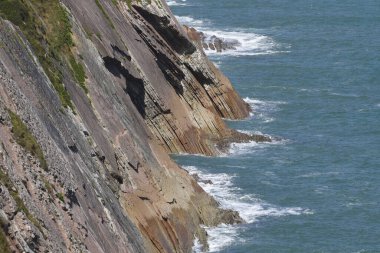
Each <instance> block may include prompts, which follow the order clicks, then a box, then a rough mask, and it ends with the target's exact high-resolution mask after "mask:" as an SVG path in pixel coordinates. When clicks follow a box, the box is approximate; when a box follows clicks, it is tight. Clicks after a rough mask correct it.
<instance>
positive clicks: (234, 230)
mask: <svg viewBox="0 0 380 253" xmlns="http://www.w3.org/2000/svg"><path fill="white" fill-rule="evenodd" d="M184 169H186V170H187V171H188V172H189V173H190V174H191V175H193V174H197V175H198V176H199V177H200V178H201V179H202V180H204V182H199V184H200V186H202V188H203V189H204V190H205V191H206V192H207V193H208V194H210V195H212V196H213V197H214V198H215V199H216V200H217V201H218V202H219V203H220V205H221V207H222V208H225V209H232V210H236V211H238V212H239V214H240V216H241V217H242V218H243V219H244V220H245V221H246V222H248V223H253V222H256V221H258V220H259V219H260V218H263V217H281V216H288V215H303V214H313V211H311V210H309V209H305V208H301V207H278V206H275V205H272V204H269V203H267V202H265V201H263V200H261V199H260V198H258V197H257V196H255V195H253V194H243V193H242V189H240V188H239V187H237V186H235V185H234V184H233V179H234V178H236V175H235V174H232V175H231V174H227V173H208V172H205V171H203V170H200V169H198V168H197V167H195V166H185V167H184ZM208 180H210V181H212V184H209V183H207V181H208ZM241 229H244V228H243V227H241V226H240V227H239V226H235V225H225V224H222V225H220V226H218V227H215V228H208V227H206V230H207V233H208V235H209V245H210V252H216V251H219V250H221V249H222V248H224V247H226V246H229V245H231V244H232V243H236V242H239V240H241V239H239V234H240V232H241ZM240 242H241V241H240ZM198 248H199V246H198ZM195 252H200V251H195Z"/></svg>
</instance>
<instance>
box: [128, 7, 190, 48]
mask: <svg viewBox="0 0 380 253" xmlns="http://www.w3.org/2000/svg"><path fill="white" fill-rule="evenodd" d="M133 8H134V9H135V10H136V11H137V12H138V13H139V14H140V15H141V16H142V17H143V18H144V19H145V20H146V21H148V22H149V23H150V24H151V25H152V26H153V27H154V29H155V30H156V31H157V32H158V33H159V34H160V35H161V36H162V38H164V40H165V41H166V42H167V43H168V44H169V45H170V47H171V48H173V49H174V50H175V51H176V52H177V53H179V54H185V55H189V54H192V53H194V52H195V50H196V48H195V46H194V45H193V44H192V43H191V42H190V41H189V40H188V39H187V38H186V37H185V36H183V35H182V34H181V33H180V32H179V31H178V29H177V28H176V27H175V26H173V25H171V24H170V19H169V18H167V17H165V16H164V17H160V16H157V15H155V14H153V13H150V12H148V11H146V10H144V9H143V8H141V7H140V6H136V5H134V6H133Z"/></svg>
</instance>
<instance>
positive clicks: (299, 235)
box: [169, 0, 380, 253]
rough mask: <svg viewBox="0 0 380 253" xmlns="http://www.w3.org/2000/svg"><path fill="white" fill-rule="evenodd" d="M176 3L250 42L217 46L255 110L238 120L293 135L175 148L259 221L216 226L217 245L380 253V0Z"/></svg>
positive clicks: (184, 16) (224, 200)
mask: <svg viewBox="0 0 380 253" xmlns="http://www.w3.org/2000/svg"><path fill="white" fill-rule="evenodd" d="M169 2H171V3H172V4H173V2H175V1H169ZM176 2H177V5H172V6H171V7H172V10H173V12H174V13H175V15H177V16H179V19H180V20H181V21H182V22H186V23H188V24H192V25H193V26H196V27H197V28H198V29H200V30H202V31H205V32H206V33H209V34H210V35H211V34H217V35H219V36H221V37H225V38H226V39H234V38H235V39H238V40H239V41H240V42H241V44H242V45H241V47H239V48H238V49H237V50H236V51H233V52H232V51H231V52H226V53H224V54H215V53H211V52H209V55H210V58H211V59H212V60H213V61H214V62H215V63H216V64H217V65H219V67H220V69H221V70H222V71H223V72H224V73H225V74H226V75H227V76H228V77H229V78H230V79H231V81H232V83H233V84H234V86H235V88H236V89H237V91H238V92H239V93H240V94H241V95H242V97H247V99H246V100H247V101H248V102H250V103H251V105H252V107H253V110H254V114H253V116H252V117H250V118H249V119H247V120H244V121H236V122H228V124H229V125H230V126H231V127H233V128H236V129H238V130H244V131H248V132H256V131H259V132H261V133H263V134H268V135H270V136H278V137H281V138H283V141H279V142H276V143H273V144H254V143H250V144H245V145H233V146H232V147H231V154H229V155H227V156H224V157H217V158H206V157H197V156H181V157H175V159H176V160H177V161H178V162H179V163H180V164H182V165H184V166H193V167H186V168H188V169H189V170H190V171H193V172H197V173H199V174H200V175H202V176H203V177H205V178H211V179H212V180H213V181H214V185H203V186H204V187H205V189H206V190H207V191H209V192H211V193H212V194H214V195H215V197H216V198H217V199H218V200H220V202H221V204H222V205H223V206H225V207H228V208H234V209H236V210H238V211H240V212H241V214H242V216H243V218H245V219H246V220H247V221H248V224H246V225H242V226H221V227H219V228H216V229H209V234H210V246H211V248H210V249H211V251H212V252H292V253H293V252H342V253H346V252H362V253H364V252H380V1H378V0H362V1H358V0H356V1H354V0H345V1H338V0H335V1H334V0H331V1H326V0H302V1H299V0H295V1H285V0H265V1H263V0H233V1H231V0H187V1H180V0H177V1H176ZM178 3H180V4H182V5H178Z"/></svg>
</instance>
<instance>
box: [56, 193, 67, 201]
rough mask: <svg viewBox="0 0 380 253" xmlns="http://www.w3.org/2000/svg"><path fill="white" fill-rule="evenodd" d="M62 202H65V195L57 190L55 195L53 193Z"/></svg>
mask: <svg viewBox="0 0 380 253" xmlns="http://www.w3.org/2000/svg"><path fill="white" fill-rule="evenodd" d="M55 196H56V197H57V198H58V199H59V200H60V201H61V202H62V203H65V196H64V195H63V193H62V192H58V193H57V194H56V195H55Z"/></svg>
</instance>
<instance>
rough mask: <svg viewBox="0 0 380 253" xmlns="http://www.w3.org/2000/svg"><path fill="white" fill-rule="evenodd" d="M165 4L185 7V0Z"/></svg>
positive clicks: (172, 0) (171, 0)
mask: <svg viewBox="0 0 380 253" xmlns="http://www.w3.org/2000/svg"><path fill="white" fill-rule="evenodd" d="M166 3H167V4H168V6H186V5H187V4H186V0H181V1H180V0H175V1H174V0H169V1H166Z"/></svg>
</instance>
